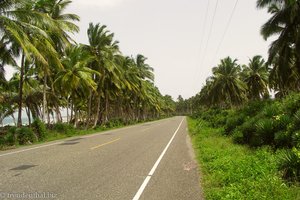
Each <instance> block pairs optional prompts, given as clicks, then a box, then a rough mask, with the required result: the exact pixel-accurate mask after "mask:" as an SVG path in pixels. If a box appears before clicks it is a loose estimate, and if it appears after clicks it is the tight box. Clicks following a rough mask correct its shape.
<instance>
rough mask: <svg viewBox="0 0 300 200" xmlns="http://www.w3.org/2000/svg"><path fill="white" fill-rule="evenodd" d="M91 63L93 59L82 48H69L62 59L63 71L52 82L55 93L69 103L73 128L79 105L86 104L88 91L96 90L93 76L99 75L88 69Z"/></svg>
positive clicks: (75, 124)
mask: <svg viewBox="0 0 300 200" xmlns="http://www.w3.org/2000/svg"><path fill="white" fill-rule="evenodd" d="M91 61H93V58H92V57H91V55H90V54H89V53H88V52H87V51H85V49H84V48H83V47H82V46H70V47H69V48H67V49H66V57H64V58H62V64H63V66H64V69H63V70H61V71H60V72H59V73H58V74H57V78H56V80H55V82H54V85H55V89H56V91H58V92H59V93H60V94H61V95H62V96H63V97H65V98H67V99H68V100H70V101H71V110H72V111H71V114H72V113H73V111H74V113H75V114H74V117H75V123H74V126H75V127H76V126H77V122H78V121H77V120H78V113H79V105H80V104H81V102H85V104H87V99H86V96H88V95H89V92H90V91H96V89H97V84H96V83H95V82H94V80H93V75H94V74H95V75H99V73H98V72H97V71H94V70H92V69H90V68H89V67H88V65H89V63H90V62H91ZM68 106H69V105H68Z"/></svg>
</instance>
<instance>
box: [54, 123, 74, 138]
mask: <svg viewBox="0 0 300 200" xmlns="http://www.w3.org/2000/svg"><path fill="white" fill-rule="evenodd" d="M53 130H54V131H57V132H58V133H61V134H65V135H67V136H72V135H74V134H75V133H76V129H75V128H74V127H73V126H72V125H70V124H65V123H56V124H54V125H53Z"/></svg>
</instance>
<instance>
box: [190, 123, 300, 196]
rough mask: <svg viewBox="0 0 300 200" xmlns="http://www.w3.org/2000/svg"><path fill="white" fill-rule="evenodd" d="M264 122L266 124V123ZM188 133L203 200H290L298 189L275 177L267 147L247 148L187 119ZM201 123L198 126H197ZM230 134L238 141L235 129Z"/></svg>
mask: <svg viewBox="0 0 300 200" xmlns="http://www.w3.org/2000/svg"><path fill="white" fill-rule="evenodd" d="M267 123H268V122H267ZM188 124H189V131H190V133H191V135H192V140H193V145H194V148H195V149H196V155H197V160H198V162H199V164H200V166H201V171H202V181H201V182H202V186H203V190H204V195H205V199H207V200H210V199H228V200H232V199H249V200H252V199H275V200H282V199H285V200H294V199H297V198H298V197H299V195H300V190H299V189H300V188H299V187H297V186H295V185H290V186H289V185H287V184H286V183H285V182H284V181H283V180H282V179H281V178H280V177H279V176H278V171H277V169H278V166H277V163H278V160H279V156H278V154H274V153H273V152H272V151H271V150H270V149H269V148H259V149H249V148H247V147H245V146H241V145H236V144H233V143H232V140H231V138H230V137H225V136H222V134H221V132H222V131H221V129H216V128H211V127H210V126H209V123H206V122H204V121H202V120H197V119H194V120H192V119H188ZM199 124H201V126H199ZM233 135H235V136H236V138H237V139H241V138H242V133H241V132H240V131H237V130H235V131H234V133H233Z"/></svg>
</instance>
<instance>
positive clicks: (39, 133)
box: [32, 118, 47, 140]
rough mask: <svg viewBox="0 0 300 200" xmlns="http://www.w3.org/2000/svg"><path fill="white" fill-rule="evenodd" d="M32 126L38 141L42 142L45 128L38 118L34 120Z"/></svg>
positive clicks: (45, 132)
mask: <svg viewBox="0 0 300 200" xmlns="http://www.w3.org/2000/svg"><path fill="white" fill-rule="evenodd" d="M32 126H33V128H34V131H35V132H36V133H37V136H38V138H39V139H40V140H43V139H45V138H46V136H47V130H46V126H45V124H44V123H43V122H42V121H41V120H40V119H39V118H36V119H35V120H34V122H33V123H32Z"/></svg>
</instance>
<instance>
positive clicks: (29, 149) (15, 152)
mask: <svg viewBox="0 0 300 200" xmlns="http://www.w3.org/2000/svg"><path fill="white" fill-rule="evenodd" d="M165 120H166V119H165ZM155 123H157V121H154V122H147V123H145V124H155ZM138 126H140V124H137V125H132V126H128V127H124V128H120V129H115V130H110V131H104V132H100V133H94V134H91V135H86V136H77V137H80V138H91V137H95V136H98V135H101V134H104V133H113V132H118V131H123V130H126V129H130V128H134V127H138ZM75 138H76V137H75ZM67 139H72V138H67ZM62 143H65V141H59V142H55V143H51V144H46V145H41V146H37V147H32V148H28V149H23V150H19V151H13V152H8V153H4V154H0V157H4V156H8V155H13V154H17V153H23V152H26V151H31V150H35V149H41V148H45V147H50V146H54V145H57V144H62Z"/></svg>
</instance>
